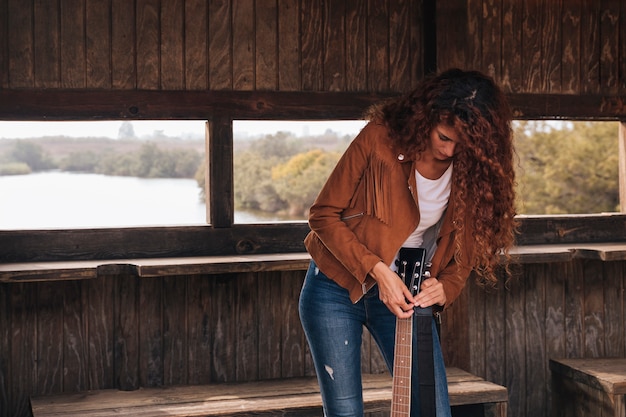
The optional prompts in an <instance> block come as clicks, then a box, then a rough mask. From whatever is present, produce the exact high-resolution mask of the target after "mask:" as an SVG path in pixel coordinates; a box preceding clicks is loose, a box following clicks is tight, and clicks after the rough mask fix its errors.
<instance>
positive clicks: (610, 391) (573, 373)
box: [550, 358, 626, 417]
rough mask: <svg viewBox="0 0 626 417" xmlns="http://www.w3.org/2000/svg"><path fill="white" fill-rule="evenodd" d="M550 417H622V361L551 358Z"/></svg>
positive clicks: (625, 415)
mask: <svg viewBox="0 0 626 417" xmlns="http://www.w3.org/2000/svg"><path fill="white" fill-rule="evenodd" d="M550 370H551V371H552V413H551V415H552V417H565V416H580V417H585V416H589V417H592V416H593V417H596V416H602V417H609V416H610V417H626V407H625V404H624V396H625V395H626V358H598V359H558V360H557V359H551V360H550Z"/></svg>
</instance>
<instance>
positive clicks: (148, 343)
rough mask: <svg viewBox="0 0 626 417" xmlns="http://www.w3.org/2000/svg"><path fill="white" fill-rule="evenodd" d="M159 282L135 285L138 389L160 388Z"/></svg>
mask: <svg viewBox="0 0 626 417" xmlns="http://www.w3.org/2000/svg"><path fill="white" fill-rule="evenodd" d="M163 279H164V278H158V279H149V280H141V281H139V286H138V287H137V289H138V291H139V297H138V299H137V302H138V306H137V310H138V320H139V322H138V326H137V327H136V328H135V329H134V330H135V331H137V333H138V334H139V361H138V366H139V386H141V387H158V386H163V301H162V300H163Z"/></svg>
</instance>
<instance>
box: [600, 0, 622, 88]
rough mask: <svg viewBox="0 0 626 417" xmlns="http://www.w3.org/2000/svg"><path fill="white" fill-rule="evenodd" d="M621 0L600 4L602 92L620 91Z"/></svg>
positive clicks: (604, 1) (607, 0)
mask: <svg viewBox="0 0 626 417" xmlns="http://www.w3.org/2000/svg"><path fill="white" fill-rule="evenodd" d="M620 4H622V2H621V1H620V0H602V1H601V2H600V7H601V10H600V23H599V25H600V57H599V60H600V91H601V92H603V93H615V92H618V91H619V60H620V59H619V43H620V37H619V18H620Z"/></svg>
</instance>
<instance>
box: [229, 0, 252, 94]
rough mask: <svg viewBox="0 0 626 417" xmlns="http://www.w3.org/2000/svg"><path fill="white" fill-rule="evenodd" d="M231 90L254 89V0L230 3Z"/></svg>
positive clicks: (240, 0)
mask: <svg viewBox="0 0 626 417" xmlns="http://www.w3.org/2000/svg"><path fill="white" fill-rule="evenodd" d="M232 13H233V22H235V23H234V24H233V26H232V31H233V89H234V90H253V89H254V66H255V55H256V54H255V49H256V45H255V33H254V19H255V16H254V0H238V1H234V2H232Z"/></svg>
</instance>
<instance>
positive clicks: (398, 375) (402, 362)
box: [390, 316, 413, 417]
mask: <svg viewBox="0 0 626 417" xmlns="http://www.w3.org/2000/svg"><path fill="white" fill-rule="evenodd" d="M412 329H413V316H411V317H409V318H407V319H400V318H397V319H396V345H395V352H394V360H393V385H392V390H391V414H390V417H409V416H410V415H411V367H412V360H413V358H412V351H413V349H412V345H411V341H412V336H413V335H412Z"/></svg>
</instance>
